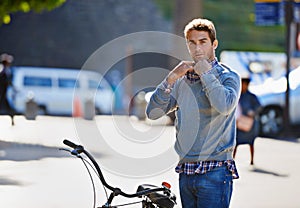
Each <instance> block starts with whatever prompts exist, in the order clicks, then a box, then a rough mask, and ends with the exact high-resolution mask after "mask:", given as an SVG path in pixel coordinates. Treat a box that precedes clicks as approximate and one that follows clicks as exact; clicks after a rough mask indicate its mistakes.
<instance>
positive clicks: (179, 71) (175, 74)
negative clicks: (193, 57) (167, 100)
mask: <svg viewBox="0 0 300 208" xmlns="http://www.w3.org/2000/svg"><path fill="white" fill-rule="evenodd" d="M194 64H195V63H194V62H193V61H181V62H180V63H179V64H178V65H177V66H176V67H175V68H174V69H173V70H172V71H171V72H170V73H169V74H168V76H167V82H168V83H169V84H170V85H172V84H174V83H175V82H176V80H177V79H179V78H180V77H182V76H184V75H185V74H186V73H187V72H188V71H193V70H194Z"/></svg>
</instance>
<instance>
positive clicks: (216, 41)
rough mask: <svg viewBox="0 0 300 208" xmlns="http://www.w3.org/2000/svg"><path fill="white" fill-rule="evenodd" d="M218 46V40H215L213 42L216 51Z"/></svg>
mask: <svg viewBox="0 0 300 208" xmlns="http://www.w3.org/2000/svg"><path fill="white" fill-rule="evenodd" d="M218 44H219V42H218V40H217V39H216V40H214V42H213V47H214V49H216V48H217V47H218Z"/></svg>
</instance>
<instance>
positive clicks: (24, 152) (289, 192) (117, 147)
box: [0, 116, 300, 208]
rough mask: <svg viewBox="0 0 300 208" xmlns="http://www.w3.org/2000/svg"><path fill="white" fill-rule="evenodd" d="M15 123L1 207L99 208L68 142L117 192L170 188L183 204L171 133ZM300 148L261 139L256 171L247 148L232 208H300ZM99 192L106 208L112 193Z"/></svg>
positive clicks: (108, 125) (104, 125) (1, 128)
mask: <svg viewBox="0 0 300 208" xmlns="http://www.w3.org/2000/svg"><path fill="white" fill-rule="evenodd" d="M15 121H16V125H15V126H10V120H9V117H6V116H0V170H1V172H0V207H9V208H20V207H25V208H27V207H28V208H29V207H30V208H40V207H43V208H63V207H72V208H77V207H78V208H79V207H93V193H92V185H91V183H90V179H89V176H88V174H87V172H86V170H85V169H84V166H83V165H82V163H81V162H80V160H78V159H76V158H74V157H71V156H69V155H68V154H67V153H65V152H62V151H59V150H58V148H59V147H62V146H63V145H62V140H63V139H64V138H70V139H72V140H73V141H75V142H80V143H81V144H84V146H85V147H86V148H87V149H89V150H91V151H92V152H93V155H95V156H96V158H97V161H98V162H99V163H101V164H102V165H103V166H102V167H103V172H104V174H105V176H106V178H107V180H108V181H109V183H111V184H112V185H113V186H120V187H121V188H122V190H124V191H128V192H135V190H136V188H137V185H138V184H141V183H151V184H156V185H159V184H160V183H161V182H162V181H168V182H170V183H171V184H172V185H173V187H172V189H173V190H174V192H175V193H176V194H177V196H178V198H179V194H178V186H177V175H176V174H175V173H174V171H173V168H174V165H175V164H176V154H175V153H174V150H173V148H172V145H173V142H174V129H173V127H172V126H168V127H161V126H157V125H155V124H153V125H152V126H149V125H146V124H145V123H143V122H139V121H137V120H135V119H132V118H128V117H124V116H119V117H110V116H98V117H96V118H95V120H94V121H86V120H82V119H73V118H68V117H46V116H45V117H37V120H35V121H27V120H25V119H24V117H22V116H18V117H16V119H15ZM299 141H300V140H299V139H293V140H275V139H267V138H257V140H256V142H255V166H250V165H249V148H248V146H240V147H239V149H238V152H237V158H236V162H237V165H238V169H239V173H240V179H238V180H235V183H234V193H233V197H232V203H231V208H241V207H242V208H248V207H249V208H250V207H251V208H252V207H256V208H257V207H258V208H260V207H261V208H266V207H270V208H274V207H278V208H279V207H280V208H282V207H287V208H294V207H295V208H296V207H300V197H299V187H300V176H299V170H300V154H299V152H300V143H299ZM96 186H97V205H98V206H100V205H101V204H103V203H104V198H105V193H104V192H103V190H102V188H101V187H100V186H99V183H97V182H96ZM123 201H124V200H123V199H122V198H120V197H118V198H117V199H116V203H120V202H123ZM133 207H138V206H133ZM177 207H180V205H178V206H177Z"/></svg>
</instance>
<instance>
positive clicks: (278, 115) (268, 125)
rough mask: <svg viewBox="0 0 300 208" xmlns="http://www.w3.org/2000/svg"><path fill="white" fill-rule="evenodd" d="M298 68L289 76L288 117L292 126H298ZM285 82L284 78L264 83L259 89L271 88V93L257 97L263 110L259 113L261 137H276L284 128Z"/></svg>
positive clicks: (299, 73)
mask: <svg viewBox="0 0 300 208" xmlns="http://www.w3.org/2000/svg"><path fill="white" fill-rule="evenodd" d="M299 77H300V67H298V68H297V69H294V70H293V71H291V72H290V74H289V84H290V93H289V94H290V95H289V102H290V105H289V117H290V123H291V124H293V125H298V124H300V108H299V106H300V79H299ZM286 87H287V82H286V78H285V77H281V78H280V79H278V80H270V81H269V82H268V81H267V82H265V84H264V86H261V88H272V89H273V92H272V93H267V94H262V95H258V99H259V101H260V102H261V104H262V106H263V109H262V111H261V113H260V123H261V135H262V136H269V137H272V136H278V135H279V134H280V133H281V132H282V130H283V128H284V120H283V116H284V108H285V96H286V95H285V92H286Z"/></svg>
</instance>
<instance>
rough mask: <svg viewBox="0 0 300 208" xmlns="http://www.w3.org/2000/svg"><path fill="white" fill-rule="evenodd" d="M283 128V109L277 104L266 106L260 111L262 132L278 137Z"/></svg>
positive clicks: (264, 134) (265, 135)
mask: <svg viewBox="0 0 300 208" xmlns="http://www.w3.org/2000/svg"><path fill="white" fill-rule="evenodd" d="M282 130H283V110H282V109H281V108H279V107H277V106H270V107H266V108H264V109H263V110H262V112H261V113H260V134H261V136H264V137H276V136H279V134H280V133H281V132H282Z"/></svg>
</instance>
